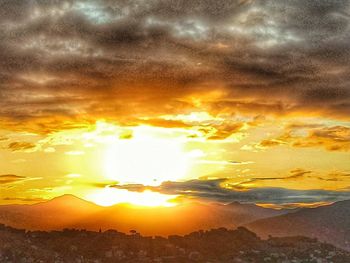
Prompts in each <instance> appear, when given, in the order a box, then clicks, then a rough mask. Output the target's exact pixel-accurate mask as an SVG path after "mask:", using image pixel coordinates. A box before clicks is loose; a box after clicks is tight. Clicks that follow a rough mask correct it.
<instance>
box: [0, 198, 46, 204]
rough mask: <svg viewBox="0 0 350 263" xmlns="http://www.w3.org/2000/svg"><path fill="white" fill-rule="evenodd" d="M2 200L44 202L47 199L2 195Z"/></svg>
mask: <svg viewBox="0 0 350 263" xmlns="http://www.w3.org/2000/svg"><path fill="white" fill-rule="evenodd" d="M2 200H4V201H21V202H30V203H31V202H44V201H47V200H48V199H45V198H40V197H35V198H28V197H4V198H2Z"/></svg>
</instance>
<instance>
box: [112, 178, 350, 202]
mask: <svg viewBox="0 0 350 263" xmlns="http://www.w3.org/2000/svg"><path fill="white" fill-rule="evenodd" d="M268 179H269V180H273V179H275V178H268ZM279 179H280V178H279ZM226 181H227V179H215V180H190V181H185V182H164V183H162V184H161V185H160V186H158V187H148V186H147V187H146V186H144V185H138V184H131V185H115V186H113V187H116V188H119V189H127V190H129V191H144V190H146V189H150V190H153V191H158V192H161V193H164V194H172V195H181V196H185V197H190V198H199V199H206V200H211V201H219V202H225V203H228V202H233V201H238V202H245V203H269V204H288V203H316V202H334V201H339V200H346V199H349V196H350V191H349V190H346V191H331V190H319V189H315V190H294V189H287V188H280V187H260V188H252V189H238V188H237V189H235V188H233V189H230V188H226V187H223V186H222V184H224V183H225V182H226Z"/></svg>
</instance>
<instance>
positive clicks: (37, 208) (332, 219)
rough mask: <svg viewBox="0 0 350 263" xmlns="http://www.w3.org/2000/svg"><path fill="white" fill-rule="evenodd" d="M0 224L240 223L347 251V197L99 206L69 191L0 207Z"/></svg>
mask: <svg viewBox="0 0 350 263" xmlns="http://www.w3.org/2000/svg"><path fill="white" fill-rule="evenodd" d="M0 223H2V224H5V225H9V226H12V227H16V228H23V229H28V230H61V229H64V228H76V229H87V230H94V231H98V230H99V229H102V230H107V229H116V230H118V231H121V232H129V231H130V230H135V231H137V232H140V233H142V234H144V235H152V236H155V235H160V236H168V235H183V234H187V233H190V232H192V231H196V230H199V229H203V230H208V229H213V228H219V227H226V228H229V229H233V228H236V227H238V226H244V227H246V228H248V229H249V230H251V231H253V232H255V233H257V234H258V235H259V236H261V237H262V238H267V237H268V236H274V237H279V236H297V235H302V236H307V237H311V238H317V239H319V240H321V241H323V242H327V243H332V244H334V245H336V246H338V247H341V248H343V249H346V250H349V251H350V200H347V201H339V202H335V203H333V204H331V205H325V206H320V207H316V208H299V209H281V210H276V209H272V208H263V207H260V206H258V205H255V204H242V203H239V202H233V203H229V204H219V203H208V204H204V203H200V202H191V203H183V204H179V205H178V206H175V207H156V208H154V207H135V206H130V205H127V204H118V205H114V206H111V207H101V206H98V205H96V204H94V203H91V202H88V201H85V200H83V199H80V198H78V197H75V196H73V195H63V196H61V197H57V198H54V199H52V200H50V201H46V202H42V203H37V204H33V205H2V206H0Z"/></svg>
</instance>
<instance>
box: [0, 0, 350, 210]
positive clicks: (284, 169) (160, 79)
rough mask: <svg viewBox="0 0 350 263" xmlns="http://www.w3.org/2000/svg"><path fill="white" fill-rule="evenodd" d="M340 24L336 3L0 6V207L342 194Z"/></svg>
mask: <svg viewBox="0 0 350 263" xmlns="http://www.w3.org/2000/svg"><path fill="white" fill-rule="evenodd" d="M349 22H350V4H349V1H345V0H344V1H342V0H338V1H336V0H335V1H326V0H323V1H303V0H300V1H297V0H295V1H253V0H251V1H249V0H247V1H243V0H241V1H230V0H202V1H197V0H193V1H186V0H182V1H176V0H169V1H155V0H149V1H128V0H120V1H107V0H106V1H43V0H42V1H39V0H37V1H35V0H29V1H16V0H9V1H0V26H1V31H0V188H1V192H0V199H1V200H0V203H17V202H21V203H22V202H25V203H31V202H37V201H40V200H41V199H48V198H52V197H54V196H58V195H61V194H65V193H72V194H75V195H77V196H80V197H83V198H87V199H89V200H92V201H95V202H97V203H100V204H105V205H107V204H113V203H116V202H129V201H130V202H133V203H139V204H149V205H157V204H161V202H167V201H168V199H169V198H176V199H177V200H180V199H186V198H200V199H201V200H207V201H220V202H230V201H242V202H257V203H263V204H274V205H286V204H288V205H295V204H299V203H319V202H330V201H336V200H342V199H347V198H350V77H349V76H350V65H349V64H350V63H349V61H350V52H349V50H350V49H349V43H350V23H349ZM145 190H146V193H144V192H143V191H145ZM147 198H148V199H147ZM141 199H144V200H149V201H146V202H140V200H141ZM137 200H139V201H137ZM157 200H158V201H159V202H156V201H157Z"/></svg>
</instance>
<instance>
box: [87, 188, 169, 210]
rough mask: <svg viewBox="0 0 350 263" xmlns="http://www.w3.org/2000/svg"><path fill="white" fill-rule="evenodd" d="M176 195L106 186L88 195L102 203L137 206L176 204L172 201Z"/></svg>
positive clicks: (106, 204)
mask: <svg viewBox="0 0 350 263" xmlns="http://www.w3.org/2000/svg"><path fill="white" fill-rule="evenodd" d="M175 197H176V196H175V195H164V194H160V193H157V192H152V191H148V190H146V191H144V192H140V193H139V192H130V191H127V190H124V189H115V188H112V187H105V188H103V189H101V190H97V191H95V192H93V193H92V194H90V195H88V196H87V197H86V199H87V200H91V201H92V202H94V203H96V204H98V205H101V206H111V205H115V204H118V203H128V204H133V205H137V206H167V207H170V206H174V205H176V203H175V202H171V200H172V199H174V198H175Z"/></svg>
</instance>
